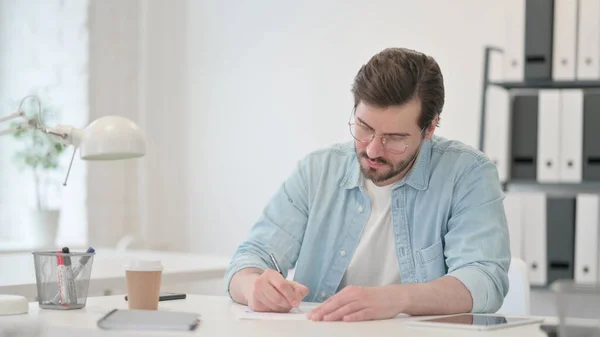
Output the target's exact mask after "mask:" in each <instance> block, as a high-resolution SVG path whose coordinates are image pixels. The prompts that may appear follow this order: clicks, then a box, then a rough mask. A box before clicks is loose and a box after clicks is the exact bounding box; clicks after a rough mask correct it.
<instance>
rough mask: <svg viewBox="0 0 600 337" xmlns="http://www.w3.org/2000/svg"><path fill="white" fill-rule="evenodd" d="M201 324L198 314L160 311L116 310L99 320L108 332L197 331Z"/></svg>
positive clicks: (102, 327)
mask: <svg viewBox="0 0 600 337" xmlns="http://www.w3.org/2000/svg"><path fill="white" fill-rule="evenodd" d="M198 323H200V318H199V315H198V314H195V313H190V312H176V311H160V310H119V309H115V310H113V311H111V312H109V313H108V314H106V315H105V316H104V317H102V318H101V319H99V320H98V327H100V328H101V329H106V330H118V329H124V330H179V331H189V330H195V329H196V328H197V327H198Z"/></svg>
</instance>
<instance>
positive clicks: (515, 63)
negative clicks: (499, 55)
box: [503, 0, 525, 82]
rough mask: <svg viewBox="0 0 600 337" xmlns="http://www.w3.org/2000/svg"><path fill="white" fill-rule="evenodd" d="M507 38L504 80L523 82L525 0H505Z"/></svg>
mask: <svg viewBox="0 0 600 337" xmlns="http://www.w3.org/2000/svg"><path fill="white" fill-rule="evenodd" d="M503 3H504V9H505V14H506V28H505V33H506V38H505V41H506V42H505V45H504V57H503V74H504V76H503V77H504V80H505V81H509V82H521V81H523V79H524V72H525V0H503Z"/></svg>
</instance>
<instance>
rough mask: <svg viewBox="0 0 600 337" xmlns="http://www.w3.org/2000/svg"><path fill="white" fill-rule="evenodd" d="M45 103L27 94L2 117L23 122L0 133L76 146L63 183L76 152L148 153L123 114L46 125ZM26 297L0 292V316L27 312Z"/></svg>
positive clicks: (107, 155) (107, 156)
mask: <svg viewBox="0 0 600 337" xmlns="http://www.w3.org/2000/svg"><path fill="white" fill-rule="evenodd" d="M27 99H34V100H35V101H36V103H37V107H38V115H37V117H34V118H32V117H29V116H27V115H26V114H25V112H24V111H23V110H22V106H23V103H24V102H25V101H26V100H27ZM42 117H43V116H42V105H41V103H40V100H39V99H38V98H37V97H36V96H26V97H25V98H23V99H22V100H21V103H20V104H19V109H18V110H17V111H16V112H15V113H13V114H11V115H8V116H7V117H2V118H0V124H2V123H3V122H7V121H9V120H13V119H17V118H21V119H23V120H24V121H23V122H22V123H20V124H18V125H17V126H14V127H12V128H9V129H6V130H0V136H3V135H6V134H12V133H14V132H16V131H19V130H23V129H35V130H38V131H40V132H43V133H45V134H48V135H50V136H51V137H52V139H53V140H55V141H56V142H58V143H60V144H61V145H63V146H67V145H72V146H73V147H74V150H73V155H72V156H71V162H70V164H69V169H68V171H67V176H66V178H65V182H64V184H63V185H64V186H66V185H67V180H68V178H69V172H71V166H72V164H73V159H74V158H75V153H76V151H77V149H78V148H79V154H80V157H81V159H83V160H119V159H130V158H137V157H142V156H144V155H145V154H146V139H145V137H144V134H143V132H142V130H141V129H140V128H139V127H138V126H137V125H136V124H135V123H134V122H132V121H130V120H129V119H127V118H124V117H120V116H105V117H101V118H99V119H97V120H95V121H93V122H92V123H90V124H89V125H88V126H87V127H86V128H85V129H78V128H75V127H72V126H65V125H58V126H56V127H47V126H45V125H43V123H42V122H41V121H42V120H43V118H42ZM28 308H29V306H28V303H27V299H26V298H25V297H24V296H15V295H2V294H0V316H1V315H14V314H23V313H27V312H28Z"/></svg>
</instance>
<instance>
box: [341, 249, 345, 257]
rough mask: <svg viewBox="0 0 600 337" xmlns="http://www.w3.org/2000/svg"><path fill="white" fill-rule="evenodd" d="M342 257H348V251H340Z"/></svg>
mask: <svg viewBox="0 0 600 337" xmlns="http://www.w3.org/2000/svg"><path fill="white" fill-rule="evenodd" d="M340 256H342V257H344V256H346V250H344V249H342V250H340Z"/></svg>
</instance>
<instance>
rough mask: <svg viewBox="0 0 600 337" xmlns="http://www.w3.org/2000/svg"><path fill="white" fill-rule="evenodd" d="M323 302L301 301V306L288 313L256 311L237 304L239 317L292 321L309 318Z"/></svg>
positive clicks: (236, 308)
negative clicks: (311, 312) (308, 315)
mask: <svg viewBox="0 0 600 337" xmlns="http://www.w3.org/2000/svg"><path fill="white" fill-rule="evenodd" d="M320 304H321V303H308V302H307V303H300V307H298V308H294V309H292V310H290V312H286V313H278V312H256V311H253V310H252V309H250V308H248V307H247V306H243V305H235V311H236V317H237V319H257V320H279V321H286V320H287V321H291V320H300V321H302V320H308V318H307V317H306V315H307V314H308V313H309V312H310V311H311V310H312V309H313V308H316V307H318V306H319V305H320Z"/></svg>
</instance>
